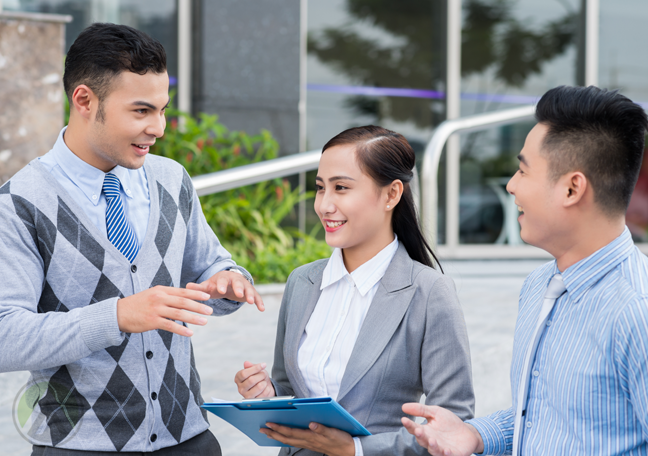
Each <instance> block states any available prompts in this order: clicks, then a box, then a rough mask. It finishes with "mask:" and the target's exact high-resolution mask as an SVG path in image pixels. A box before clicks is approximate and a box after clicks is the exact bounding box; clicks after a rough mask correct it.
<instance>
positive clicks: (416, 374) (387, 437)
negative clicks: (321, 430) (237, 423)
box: [272, 245, 475, 456]
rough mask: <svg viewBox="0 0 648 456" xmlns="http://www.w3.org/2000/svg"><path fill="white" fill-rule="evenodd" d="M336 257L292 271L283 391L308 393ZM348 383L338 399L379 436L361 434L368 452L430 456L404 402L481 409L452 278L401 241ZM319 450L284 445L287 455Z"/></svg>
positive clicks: (280, 357)
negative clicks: (324, 286)
mask: <svg viewBox="0 0 648 456" xmlns="http://www.w3.org/2000/svg"><path fill="white" fill-rule="evenodd" d="M327 262H328V260H319V261H315V262H314V263H310V264H307V265H305V266H302V267H300V268H298V269H296V270H295V271H293V273H292V274H291V275H290V277H289V279H288V283H287V285H286V290H285V292H284V296H283V301H282V303H281V311H280V313H279V322H278V327H277V340H276V343H275V358H274V365H273V368H272V381H273V384H274V387H275V390H276V393H277V395H280V396H282V395H295V396H297V397H306V396H308V390H307V388H306V384H305V383H304V379H303V378H302V376H301V373H300V371H299V368H298V366H297V350H298V347H299V341H300V339H301V336H302V334H303V332H304V328H305V327H306V324H307V323H308V320H309V319H310V316H311V314H312V313H313V309H314V308H315V305H316V304H317V300H318V299H319V296H320V293H321V291H320V285H321V282H322V272H323V270H324V267H325V266H326V264H327ZM378 287H379V288H378V291H377V292H376V295H375V297H374V299H373V301H372V303H371V307H370V308H369V311H368V312H367V316H366V318H365V321H364V324H363V325H362V328H361V330H360V334H359V336H358V339H357V340H356V343H355V346H354V348H353V352H352V354H351V358H350V359H349V363H348V364H347V368H346V371H345V372H344V376H343V378H342V384H341V385H340V392H339V395H338V398H337V401H338V402H339V403H340V405H342V407H344V408H345V409H346V410H347V411H348V412H349V413H351V415H353V416H354V417H355V418H356V419H357V420H358V421H359V422H360V423H362V424H363V425H364V426H365V427H366V428H367V429H368V430H369V431H370V432H371V433H372V434H373V435H371V436H367V437H361V438H360V441H361V443H362V449H363V452H364V454H365V456H374V455H389V456H392V455H425V454H427V451H426V450H425V449H424V448H422V447H421V446H419V445H418V444H417V443H416V440H415V439H414V437H413V436H411V435H410V434H408V433H407V431H406V430H405V429H404V428H403V427H402V425H401V422H400V418H401V417H402V416H404V414H403V412H402V411H401V406H402V405H403V404H404V403H406V402H418V401H419V399H420V397H421V394H425V395H426V400H425V403H426V404H428V405H438V406H441V407H445V408H447V409H449V410H451V411H452V412H454V413H455V414H457V415H458V416H459V417H460V418H461V419H463V420H466V419H469V418H471V417H472V416H473V412H474V404H475V399H474V394H473V388H472V378H471V366H470V352H469V348H468V336H467V334H466V325H465V322H464V318H463V313H462V311H461V307H460V305H459V301H458V299H457V294H456V292H455V288H454V283H453V281H452V279H450V278H449V277H447V276H444V275H442V274H441V273H439V272H437V271H436V270H434V269H432V268H429V267H427V266H424V265H422V264H420V263H418V262H416V261H413V260H412V259H411V258H410V257H409V255H408V254H407V251H406V250H405V248H404V247H403V246H402V245H400V246H399V248H398V250H397V252H396V254H395V255H394V258H393V260H392V262H391V264H390V265H389V267H388V269H387V272H386V273H385V276H384V277H383V278H382V280H381V281H380V284H379V286H378ZM295 453H298V454H299V456H314V455H316V454H318V453H314V452H312V451H309V450H300V449H297V448H283V449H282V450H281V453H280V454H285V455H289V454H295Z"/></svg>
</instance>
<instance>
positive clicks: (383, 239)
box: [342, 230, 394, 273]
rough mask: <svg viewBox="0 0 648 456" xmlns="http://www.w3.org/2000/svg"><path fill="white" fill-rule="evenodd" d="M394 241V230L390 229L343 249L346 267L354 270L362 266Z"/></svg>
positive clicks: (348, 269) (351, 270) (349, 270)
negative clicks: (364, 241) (366, 240)
mask: <svg viewBox="0 0 648 456" xmlns="http://www.w3.org/2000/svg"><path fill="white" fill-rule="evenodd" d="M393 241H394V232H393V231H392V230H389V232H388V233H384V234H383V235H380V236H375V237H374V238H373V239H372V240H371V241H369V242H366V243H364V244H362V245H359V246H354V247H348V248H345V249H342V259H343V260H344V267H346V270H347V271H348V272H350V273H351V272H353V271H355V270H356V269H358V268H359V267H360V266H362V265H363V264H365V263H366V262H367V261H369V260H371V259H372V258H373V257H375V256H376V255H378V254H379V253H380V251H381V250H382V249H384V248H385V247H387V246H388V245H389V244H391V243H392V242H393Z"/></svg>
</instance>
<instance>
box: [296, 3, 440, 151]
mask: <svg viewBox="0 0 648 456" xmlns="http://www.w3.org/2000/svg"><path fill="white" fill-rule="evenodd" d="M444 11H445V0H433V1H425V2H423V1H420V0H402V1H399V2H393V1H384V0H382V1H376V0H309V2H308V62H307V75H308V76H307V79H308V81H307V82H308V86H307V89H308V92H307V93H308V95H307V104H306V106H307V124H308V127H307V141H308V148H309V149H314V148H318V147H322V146H323V145H324V143H325V142H326V141H327V140H328V139H330V138H331V137H332V136H334V135H335V134H337V133H339V132H341V131H343V130H345V129H347V128H350V127H354V126H359V125H366V124H379V125H382V126H384V127H385V128H389V129H392V130H395V131H398V132H399V133H402V134H403V135H405V136H406V137H407V138H408V140H410V142H412V144H413V146H414V147H415V148H416V149H422V147H423V146H424V144H425V143H426V142H427V140H428V139H429V136H430V132H431V130H432V128H433V127H434V126H435V125H437V124H438V123H439V122H441V121H442V120H443V119H444V118H445V103H444V101H443V93H442V91H443V87H444V79H445V70H444V67H445V12H444Z"/></svg>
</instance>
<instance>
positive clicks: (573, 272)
mask: <svg viewBox="0 0 648 456" xmlns="http://www.w3.org/2000/svg"><path fill="white" fill-rule="evenodd" d="M633 249H634V242H633V241H632V235H631V234H630V230H628V228H627V227H626V228H625V230H624V231H623V233H621V235H620V236H619V237H617V238H616V239H615V240H614V241H612V242H611V243H609V244H608V245H606V246H605V247H603V248H602V249H599V250H597V251H596V252H594V253H593V254H591V255H590V256H588V257H587V258H584V259H582V260H580V261H579V262H578V263H575V264H573V265H571V266H570V267H568V268H567V269H565V271H564V272H563V273H562V278H563V282H564V283H565V288H567V292H568V293H569V296H570V302H573V303H577V302H578V301H580V299H581V298H582V297H583V295H584V294H585V293H586V292H587V290H589V289H590V288H591V287H592V286H593V285H594V284H595V283H597V282H598V281H599V280H600V279H601V278H602V277H603V276H605V275H606V274H607V273H608V272H610V271H611V270H612V269H614V268H615V267H617V265H618V264H619V263H621V262H622V261H624V260H625V259H626V258H628V256H629V255H630V253H631V252H632V251H633ZM553 263H554V267H553V273H552V274H551V275H550V276H549V278H548V279H547V284H549V281H550V280H551V277H553V275H554V274H557V273H559V272H560V271H559V270H558V264H557V262H556V261H555V260H554V262H553Z"/></svg>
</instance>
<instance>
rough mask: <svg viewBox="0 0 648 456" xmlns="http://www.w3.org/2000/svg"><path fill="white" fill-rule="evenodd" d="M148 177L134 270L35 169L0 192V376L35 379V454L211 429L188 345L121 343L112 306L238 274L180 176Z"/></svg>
mask: <svg viewBox="0 0 648 456" xmlns="http://www.w3.org/2000/svg"><path fill="white" fill-rule="evenodd" d="M144 166H145V171H146V175H147V180H148V184H149V194H150V201H151V205H150V218H149V224H148V230H147V234H146V238H145V240H144V241H143V243H142V246H141V248H140V251H139V253H138V255H137V257H136V259H135V260H134V262H133V264H132V265H131V264H130V263H129V261H128V260H127V259H126V258H125V257H124V256H123V255H122V254H121V253H120V252H119V251H118V250H117V249H116V248H115V247H114V246H113V245H112V244H111V243H110V242H109V241H108V239H107V238H106V237H105V234H103V235H102V234H101V233H100V232H99V230H98V229H97V228H96V227H95V226H94V225H93V224H92V223H91V222H90V221H89V219H88V218H87V216H86V215H85V213H84V212H83V211H82V210H81V209H80V208H79V207H78V206H77V204H76V203H75V202H74V201H73V200H71V197H70V196H69V194H68V193H67V192H65V191H64V190H63V188H62V187H61V186H60V185H58V183H57V182H56V180H55V179H54V178H53V177H52V176H51V175H50V174H49V172H48V171H47V170H46V169H45V168H44V167H43V166H42V165H41V164H40V163H39V162H38V160H34V161H32V162H31V163H30V164H29V165H28V166H26V167H25V168H24V169H22V170H21V171H20V172H19V173H17V174H16V175H15V176H14V177H13V178H12V179H11V180H10V181H9V182H7V183H6V184H5V185H3V186H2V187H0V220H2V222H1V226H0V277H3V279H2V280H3V282H4V283H3V285H2V299H0V343H2V346H3V350H2V352H3V353H2V354H0V370H2V371H10V370H30V371H31V374H32V375H31V378H30V380H29V382H28V384H27V385H26V387H25V390H24V394H23V399H25V401H26V402H25V403H26V406H22V407H23V408H22V412H23V415H22V418H21V419H20V420H19V421H20V426H22V427H21V429H20V431H21V432H22V433H23V434H25V435H26V436H27V438H28V439H29V440H30V441H31V442H32V443H33V444H37V445H46V446H54V447H58V448H67V449H78V450H94V451H137V452H145V451H154V450H157V449H160V448H164V447H169V446H173V445H176V444H178V443H180V442H183V441H185V440H188V439H189V438H192V437H194V436H196V435H197V434H199V433H201V432H203V431H205V430H206V429H207V428H208V425H209V424H208V421H207V417H206V414H205V411H204V410H203V409H201V408H200V405H201V404H202V402H203V400H202V397H201V394H200V377H199V375H198V372H197V371H196V367H195V362H194V355H193V349H192V345H191V340H190V338H187V337H182V336H178V335H175V334H172V333H170V332H166V331H162V330H156V331H149V332H146V333H142V334H124V333H121V332H120V331H119V328H118V326H117V315H116V303H117V300H118V299H119V298H120V297H125V296H129V295H132V294H134V293H137V292H140V291H143V290H145V289H147V288H150V287H153V286H156V285H164V286H175V287H182V286H185V285H186V283H187V282H189V281H196V282H199V281H201V280H205V279H206V278H208V277H209V276H211V275H212V274H213V273H215V272H218V271H219V270H223V269H228V268H232V267H236V265H235V263H234V262H233V261H232V260H231V258H230V256H229V254H228V253H227V251H226V250H225V249H223V248H222V246H220V244H219V242H218V239H217V238H216V236H215V235H214V234H213V232H212V231H211V229H209V226H208V225H207V223H206V221H205V219H204V216H203V214H202V211H201V209H200V205H199V202H198V200H197V196H196V193H195V191H194V189H193V185H192V182H191V179H190V178H189V176H188V175H187V173H186V171H185V170H184V168H182V166H180V165H178V164H177V163H176V162H173V161H171V160H168V159H166V158H162V157H158V156H153V155H151V156H148V157H147V159H146V162H145V165H144ZM131 216H136V214H131ZM242 272H244V274H245V275H246V276H247V277H249V274H247V271H245V270H242ZM208 304H209V305H211V306H212V307H213V308H214V314H215V315H224V314H227V313H231V312H233V311H234V310H236V309H238V308H239V307H240V303H234V302H232V301H227V300H211V301H209V302H208ZM25 407H27V410H28V411H29V412H30V414H29V418H28V419H27V420H26V421H25V415H24V411H25Z"/></svg>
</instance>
